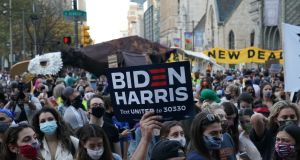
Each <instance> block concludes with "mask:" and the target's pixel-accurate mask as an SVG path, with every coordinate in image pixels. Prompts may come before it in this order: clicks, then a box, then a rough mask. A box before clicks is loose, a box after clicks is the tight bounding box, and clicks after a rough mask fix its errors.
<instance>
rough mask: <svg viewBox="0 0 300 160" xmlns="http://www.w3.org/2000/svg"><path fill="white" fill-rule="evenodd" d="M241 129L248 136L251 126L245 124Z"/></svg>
mask: <svg viewBox="0 0 300 160" xmlns="http://www.w3.org/2000/svg"><path fill="white" fill-rule="evenodd" d="M243 129H244V131H245V132H246V133H247V134H249V133H250V131H251V130H252V125H251V124H245V125H243Z"/></svg>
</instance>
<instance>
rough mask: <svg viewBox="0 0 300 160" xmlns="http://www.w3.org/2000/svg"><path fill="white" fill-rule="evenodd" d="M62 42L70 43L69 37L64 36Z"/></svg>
mask: <svg viewBox="0 0 300 160" xmlns="http://www.w3.org/2000/svg"><path fill="white" fill-rule="evenodd" d="M63 42H64V44H67V45H70V44H71V37H64V39H63Z"/></svg>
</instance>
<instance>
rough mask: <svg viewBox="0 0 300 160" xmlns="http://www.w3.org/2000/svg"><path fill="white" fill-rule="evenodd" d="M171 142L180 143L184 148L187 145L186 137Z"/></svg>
mask: <svg viewBox="0 0 300 160" xmlns="http://www.w3.org/2000/svg"><path fill="white" fill-rule="evenodd" d="M169 140H173V141H178V142H179V143H180V144H181V145H182V146H183V147H184V146H185V144H186V140H185V138H184V137H178V138H169Z"/></svg>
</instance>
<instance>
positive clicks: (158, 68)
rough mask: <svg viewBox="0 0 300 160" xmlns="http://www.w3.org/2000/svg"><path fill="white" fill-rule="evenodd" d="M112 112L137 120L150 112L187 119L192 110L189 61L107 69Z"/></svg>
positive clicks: (169, 117) (122, 117)
mask: <svg viewBox="0 0 300 160" xmlns="http://www.w3.org/2000/svg"><path fill="white" fill-rule="evenodd" d="M107 79H108V83H109V92H110V96H111V100H112V105H113V107H114V112H115V115H116V116H117V118H118V119H119V120H120V121H131V122H132V121H139V120H140V118H141V117H142V116H143V114H144V113H146V112H149V111H152V112H155V113H156V114H158V115H162V116H163V120H165V121H168V120H181V119H186V118H189V117H190V115H191V114H192V112H193V105H194V99H193V93H192V80H191V72H190V63H189V62H187V61H186V62H176V63H166V64H158V65H144V66H134V67H127V68H111V69H107Z"/></svg>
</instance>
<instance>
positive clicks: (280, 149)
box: [275, 143, 295, 158]
mask: <svg viewBox="0 0 300 160" xmlns="http://www.w3.org/2000/svg"><path fill="white" fill-rule="evenodd" d="M275 151H276V152H277V154H278V156H279V157H281V158H286V157H290V156H291V155H292V154H293V153H295V146H294V145H290V144H281V143H276V144H275Z"/></svg>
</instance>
